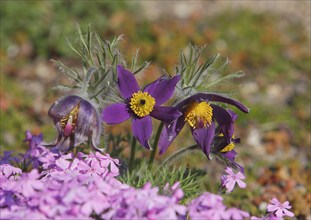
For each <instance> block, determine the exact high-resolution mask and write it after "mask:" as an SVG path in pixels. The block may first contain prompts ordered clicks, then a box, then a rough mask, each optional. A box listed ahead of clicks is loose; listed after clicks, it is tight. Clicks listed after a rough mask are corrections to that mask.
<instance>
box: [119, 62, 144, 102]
mask: <svg viewBox="0 0 311 220" xmlns="http://www.w3.org/2000/svg"><path fill="white" fill-rule="evenodd" d="M117 72H118V86H119V90H120V93H121V95H122V97H123V98H125V99H128V98H130V97H131V96H132V94H133V93H135V92H138V91H139V86H138V83H137V81H136V79H135V77H134V75H133V74H132V73H131V72H130V71H128V70H126V69H124V68H123V66H121V65H118V66H117Z"/></svg>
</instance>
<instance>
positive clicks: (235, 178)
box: [221, 167, 246, 193]
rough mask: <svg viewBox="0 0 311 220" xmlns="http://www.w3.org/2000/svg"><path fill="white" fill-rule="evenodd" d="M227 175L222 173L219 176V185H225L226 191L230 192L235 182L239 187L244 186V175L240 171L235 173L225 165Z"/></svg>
mask: <svg viewBox="0 0 311 220" xmlns="http://www.w3.org/2000/svg"><path fill="white" fill-rule="evenodd" d="M226 173H227V175H223V176H222V177H221V185H222V187H226V189H227V193H230V192H232V190H233V188H234V186H235V184H236V183H237V184H238V186H239V187H240V188H245V187H246V183H245V182H243V179H245V176H244V174H243V173H241V172H240V171H239V172H237V173H234V172H233V170H232V168H230V167H227V168H226Z"/></svg>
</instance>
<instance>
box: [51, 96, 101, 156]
mask: <svg viewBox="0 0 311 220" xmlns="http://www.w3.org/2000/svg"><path fill="white" fill-rule="evenodd" d="M49 116H50V117H51V118H52V119H53V122H54V124H55V127H56V128H57V131H58V137H57V138H56V139H55V141H54V143H53V144H50V145H52V146H56V148H58V149H59V150H60V151H61V152H66V151H68V150H69V149H71V148H73V147H75V146H77V145H79V144H81V143H83V142H85V141H87V140H90V144H91V146H92V147H93V148H95V149H99V148H98V145H99V142H100V134H101V129H102V127H101V121H100V116H99V114H98V111H97V109H96V108H95V107H94V104H92V103H91V102H90V101H87V100H86V99H84V98H82V97H80V96H76V95H69V96H65V97H63V98H61V99H60V100H58V101H56V102H55V103H54V104H53V105H52V106H51V108H50V110H49Z"/></svg>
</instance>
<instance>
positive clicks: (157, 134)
mask: <svg viewBox="0 0 311 220" xmlns="http://www.w3.org/2000/svg"><path fill="white" fill-rule="evenodd" d="M163 126H164V123H163V122H161V123H160V125H159V127H158V130H157V133H156V136H155V138H154V142H153V145H152V151H151V154H150V158H149V165H148V168H149V169H151V168H152V164H153V161H154V157H155V154H156V152H157V148H158V143H159V139H160V134H161V131H162V129H163Z"/></svg>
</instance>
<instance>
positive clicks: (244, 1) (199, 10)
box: [140, 0, 311, 37]
mask: <svg viewBox="0 0 311 220" xmlns="http://www.w3.org/2000/svg"><path fill="white" fill-rule="evenodd" d="M140 4H141V5H142V7H143V8H144V10H143V13H144V15H145V17H147V18H148V19H151V20H156V19H158V18H160V17H162V16H166V15H169V16H176V17H178V18H187V17H188V16H190V15H192V14H202V15H204V16H214V15H215V14H217V13H220V12H222V11H223V10H228V9H229V10H240V9H250V10H253V11H255V12H258V13H265V12H272V13H275V14H278V15H281V16H284V19H292V20H294V21H297V22H302V23H303V25H304V27H305V28H306V31H307V32H308V33H309V37H310V32H311V1H310V0H297V1H294V0H263V1H257V0H234V1H226V0H218V1H217V0H209V1H193V0H185V1H141V2H140Z"/></svg>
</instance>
